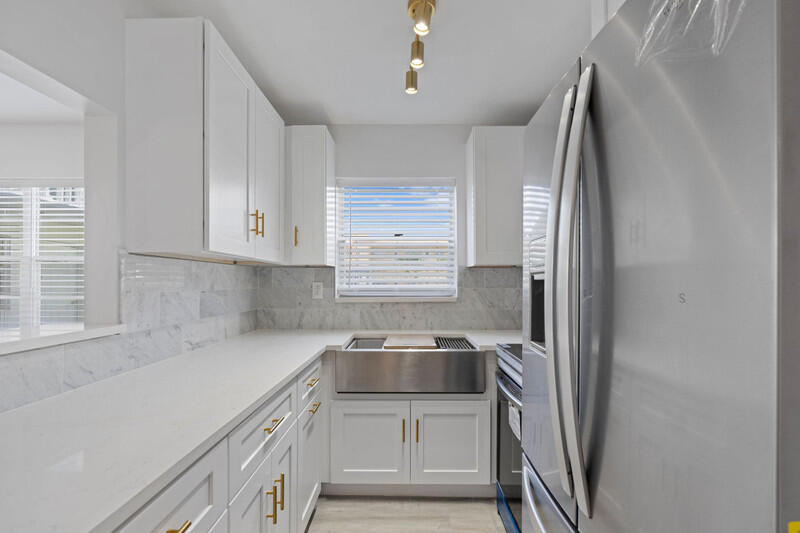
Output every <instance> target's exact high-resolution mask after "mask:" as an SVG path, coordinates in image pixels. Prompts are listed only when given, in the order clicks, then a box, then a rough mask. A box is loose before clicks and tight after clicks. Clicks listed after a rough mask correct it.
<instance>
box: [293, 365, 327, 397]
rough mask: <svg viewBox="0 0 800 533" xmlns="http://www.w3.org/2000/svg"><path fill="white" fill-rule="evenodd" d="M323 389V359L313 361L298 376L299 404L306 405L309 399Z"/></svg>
mask: <svg viewBox="0 0 800 533" xmlns="http://www.w3.org/2000/svg"><path fill="white" fill-rule="evenodd" d="M321 389H322V360H321V359H317V360H316V361H315V362H313V363H311V365H309V366H308V368H306V369H305V370H303V371H302V372H301V373H300V377H298V378H297V397H298V399H299V402H298V405H306V404H307V403H308V401H309V400H310V399H311V398H312V397H313V396H314V395H316V394H317V392H318V391H320V390H321Z"/></svg>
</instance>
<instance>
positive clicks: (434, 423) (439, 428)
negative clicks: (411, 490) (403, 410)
mask: <svg viewBox="0 0 800 533" xmlns="http://www.w3.org/2000/svg"><path fill="white" fill-rule="evenodd" d="M490 404H491V402H490V400H480V401H429V402H426V401H414V402H411V422H412V432H413V434H412V444H411V483H434V484H488V483H489V479H490V470H491V457H490V455H491V452H490V449H489V448H490V446H491V423H490V412H491V408H490Z"/></svg>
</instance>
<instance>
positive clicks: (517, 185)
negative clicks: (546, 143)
mask: <svg viewBox="0 0 800 533" xmlns="http://www.w3.org/2000/svg"><path fill="white" fill-rule="evenodd" d="M523 133H524V127H522V126H480V127H475V128H472V133H471V134H470V136H469V139H468V140H467V167H466V168H467V266H513V265H522V164H523V150H522V149H523V143H522V141H523Z"/></svg>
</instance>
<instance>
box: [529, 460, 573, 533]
mask: <svg viewBox="0 0 800 533" xmlns="http://www.w3.org/2000/svg"><path fill="white" fill-rule="evenodd" d="M522 492H523V497H522V506H523V513H522V533H577V531H578V530H577V529H576V528H575V527H574V526H573V525H572V524H571V523H570V521H569V519H568V518H567V517H566V515H565V514H564V513H563V512H562V511H561V509H560V508H559V507H558V504H556V502H555V500H554V499H553V497H552V496H551V495H550V493H549V492H548V491H547V488H546V487H545V485H544V483H543V482H542V479H541V478H540V477H539V475H538V474H537V473H536V471H535V470H534V469H533V467H532V466H531V463H530V461H528V458H527V457H525V456H524V455H523V456H522Z"/></svg>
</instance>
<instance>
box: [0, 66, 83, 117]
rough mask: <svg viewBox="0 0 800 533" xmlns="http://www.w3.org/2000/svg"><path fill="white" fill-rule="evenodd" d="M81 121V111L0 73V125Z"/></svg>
mask: <svg viewBox="0 0 800 533" xmlns="http://www.w3.org/2000/svg"><path fill="white" fill-rule="evenodd" d="M82 121H83V112H82V111H80V110H76V109H73V108H71V107H67V106H65V105H64V104H62V103H60V102H57V101H55V100H53V99H52V98H50V97H49V96H45V95H43V94H42V93H40V92H38V91H35V90H33V89H31V88H30V87H28V86H27V85H25V84H23V83H20V82H18V81H17V80H15V79H14V78H11V77H9V76H7V75H6V74H3V73H2V72H0V123H14V124H18V123H31V122H34V123H48V124H50V123H64V122H69V123H72V122H82Z"/></svg>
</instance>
